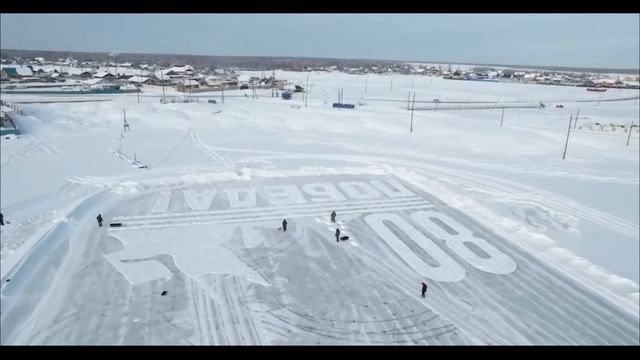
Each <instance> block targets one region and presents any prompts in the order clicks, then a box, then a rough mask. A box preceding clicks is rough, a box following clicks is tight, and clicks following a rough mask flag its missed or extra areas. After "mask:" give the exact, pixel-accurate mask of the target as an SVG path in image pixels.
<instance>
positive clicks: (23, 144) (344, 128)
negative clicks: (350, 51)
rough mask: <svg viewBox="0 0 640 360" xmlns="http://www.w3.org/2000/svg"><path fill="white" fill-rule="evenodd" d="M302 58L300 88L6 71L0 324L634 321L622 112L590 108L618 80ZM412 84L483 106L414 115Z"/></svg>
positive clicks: (376, 330)
mask: <svg viewBox="0 0 640 360" xmlns="http://www.w3.org/2000/svg"><path fill="white" fill-rule="evenodd" d="M259 74H260V72H244V73H243V74H242V75H244V76H254V75H258V76H259ZM307 74H310V86H309V87H308V89H307V90H308V99H307V103H308V106H305V101H304V99H303V97H302V94H299V93H296V94H294V96H293V99H292V100H283V99H281V98H278V97H271V91H270V90H257V93H258V98H257V99H252V96H251V94H250V93H249V92H245V91H242V90H237V91H229V92H226V91H225V101H224V103H223V102H222V101H221V100H222V99H221V94H220V93H218V92H216V93H199V94H197V97H194V98H197V99H199V102H195V103H194V102H191V103H179V102H176V103H169V104H161V103H160V96H161V89H155V90H154V89H153V88H146V87H145V88H144V93H143V94H142V95H141V96H140V100H139V101H140V102H139V103H138V98H137V96H136V94H128V95H104V96H103V95H101V96H99V97H97V96H77V95H76V96H51V95H47V96H38V95H13V94H12V95H5V94H3V96H2V98H3V100H5V101H9V102H15V103H16V104H18V106H19V108H20V109H21V110H22V111H23V113H22V115H19V114H15V115H14V118H15V120H16V122H17V125H18V127H20V129H21V131H22V132H23V134H22V135H19V136H14V137H10V138H9V139H8V140H7V139H4V138H3V139H2V140H1V141H0V146H1V148H0V150H1V151H2V152H1V156H0V160H1V169H2V173H1V180H2V181H1V184H0V186H1V188H0V191H1V193H0V194H1V195H2V196H1V198H0V206H1V210H2V213H3V214H4V216H5V222H6V221H9V222H10V223H7V224H6V225H5V226H3V227H2V228H1V231H2V233H1V235H2V238H1V243H0V245H1V246H0V270H1V278H2V289H1V315H0V316H1V318H0V320H1V330H2V332H1V335H0V337H1V338H0V340H1V343H2V344H638V342H639V340H638V337H639V329H638V312H639V310H638V308H639V296H638V294H639V287H638V282H639V275H638V273H639V259H638V257H639V255H638V254H639V252H640V249H639V230H638V229H639V220H638V218H639V217H640V205H639V200H638V199H639V195H640V194H639V181H640V180H639V171H640V168H639V154H638V149H639V142H640V141H639V135H638V133H637V132H636V130H637V128H634V131H633V132H632V134H631V137H630V142H629V146H626V145H625V144H626V140H627V135H628V133H627V132H625V131H623V129H621V128H616V129H615V131H612V129H611V128H610V127H606V128H604V129H603V130H604V131H601V130H600V128H599V127H597V126H593V125H591V126H589V124H593V123H604V124H609V123H614V124H624V125H628V124H630V123H631V122H632V121H633V122H635V124H638V122H639V119H638V112H639V109H638V100H637V97H638V95H639V93H638V91H637V90H635V91H632V90H619V89H610V90H609V91H607V92H606V93H603V94H593V93H588V92H586V91H585V89H584V88H573V87H561V86H557V87H556V86H542V85H528V84H515V83H514V84H505V83H484V82H468V81H450V80H443V79H440V78H430V77H421V76H397V75H394V76H393V90H391V89H390V76H388V75H385V76H375V75H368V76H367V92H366V94H365V93H364V85H365V76H363V75H348V74H342V73H313V72H312V73H292V72H282V71H278V72H276V77H277V78H285V79H288V80H290V81H291V82H292V83H296V84H305V83H306V77H307ZM412 86H413V89H411V88H412ZM305 87H306V86H305ZM340 89H344V102H345V103H352V104H356V108H355V109H333V108H332V107H331V104H332V103H333V102H335V101H336V100H337V94H338V90H340ZM410 91H415V92H416V101H432V100H433V99H439V100H440V101H441V102H449V101H459V102H466V101H469V102H473V101H475V102H480V101H484V102H488V103H490V105H489V106H488V108H487V109H482V110H436V111H433V110H431V111H415V112H414V114H413V116H414V119H413V132H412V133H410V132H409V127H410V121H411V112H410V111H408V110H407V102H406V99H407V96H408V94H409V92H410ZM167 94H168V96H172V97H175V96H177V95H178V94H179V93H177V92H175V91H173V90H172V91H167ZM245 94H246V95H247V96H245ZM214 98H215V99H216V100H217V103H216V104H210V103H208V102H207V99H214ZM621 98H630V100H625V101H607V100H615V99H621ZM69 100H76V101H77V100H108V101H90V102H82V103H77V102H76V103H68V102H67V103H62V102H60V103H38V102H45V101H47V102H48V101H69ZM392 100H394V101H392ZM540 101H542V102H543V103H545V104H546V107H545V108H540V109H533V108H522V109H518V108H508V109H506V110H505V113H504V124H503V126H502V127H500V118H501V110H500V109H499V108H495V109H492V108H491V106H496V107H499V106H500V105H501V104H521V103H523V104H537V103H538V102H540ZM21 102H23V103H22V104H21ZM556 104H563V105H564V108H557V107H556V106H555V105H556ZM423 105H424V103H421V106H423ZM427 105H429V106H432V105H433V103H429V104H427ZM447 105H451V106H454V105H455V104H447ZM458 105H460V106H462V105H464V104H458ZM458 105H455V106H458ZM417 106H418V103H416V107H417ZM123 109H126V117H127V122H128V123H129V124H130V130H131V131H127V132H123V126H122V118H123ZM578 109H579V110H580V115H579V120H578V124H577V127H576V129H575V130H574V129H572V132H571V138H570V140H569V145H568V150H567V157H566V159H565V160H562V151H563V147H564V142H565V138H566V134H567V127H568V122H569V117H570V115H571V114H574V116H575V114H576V112H577V110H578ZM627 128H628V127H627ZM143 165H144V166H147V168H140V166H143ZM331 210H336V212H337V213H338V222H337V223H335V224H334V223H331V222H330V221H329V219H328V216H329V213H330V212H331ZM98 213H102V215H103V217H104V218H105V224H106V225H107V226H106V227H103V228H98V227H97V224H96V221H95V217H96V215H97V214H98ZM283 217H286V218H287V219H288V221H289V228H288V229H287V232H286V233H285V232H282V231H279V230H278V227H280V226H281V225H280V222H281V220H282V218H283ZM434 219H436V220H434ZM115 221H118V222H122V223H123V227H121V228H109V227H108V224H109V223H111V222H115ZM442 224H444V225H442ZM336 227H338V228H340V229H341V231H342V234H345V235H348V236H349V237H350V239H349V240H347V241H343V242H336V241H335V237H334V233H335V229H336ZM7 280H10V281H9V282H8V281H7ZM424 280H426V281H427V283H428V284H429V291H428V294H427V297H426V299H423V298H421V297H420V294H419V290H420V281H424ZM163 290H166V291H167V294H166V296H161V295H160V293H161V292H162V291H163Z"/></svg>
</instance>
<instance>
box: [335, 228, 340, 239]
mask: <svg viewBox="0 0 640 360" xmlns="http://www.w3.org/2000/svg"><path fill="white" fill-rule="evenodd" d="M336 242H340V228H336Z"/></svg>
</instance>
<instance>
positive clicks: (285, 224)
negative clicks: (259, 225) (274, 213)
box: [282, 219, 287, 231]
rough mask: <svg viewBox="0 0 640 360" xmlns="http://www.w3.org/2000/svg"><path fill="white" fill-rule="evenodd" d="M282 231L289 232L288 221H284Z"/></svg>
mask: <svg viewBox="0 0 640 360" xmlns="http://www.w3.org/2000/svg"><path fill="white" fill-rule="evenodd" d="M282 231H287V219H284V220H282Z"/></svg>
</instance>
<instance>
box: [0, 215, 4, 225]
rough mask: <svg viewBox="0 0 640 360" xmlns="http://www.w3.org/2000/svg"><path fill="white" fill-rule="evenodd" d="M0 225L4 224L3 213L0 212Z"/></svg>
mask: <svg viewBox="0 0 640 360" xmlns="http://www.w3.org/2000/svg"><path fill="white" fill-rule="evenodd" d="M0 225H2V226H4V215H2V213H0Z"/></svg>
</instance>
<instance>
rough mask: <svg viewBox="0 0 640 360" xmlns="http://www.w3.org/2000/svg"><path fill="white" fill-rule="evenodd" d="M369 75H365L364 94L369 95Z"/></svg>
mask: <svg viewBox="0 0 640 360" xmlns="http://www.w3.org/2000/svg"><path fill="white" fill-rule="evenodd" d="M368 76H369V75H367V74H365V75H364V93H365V94H366V93H367V78H368Z"/></svg>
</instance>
